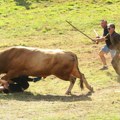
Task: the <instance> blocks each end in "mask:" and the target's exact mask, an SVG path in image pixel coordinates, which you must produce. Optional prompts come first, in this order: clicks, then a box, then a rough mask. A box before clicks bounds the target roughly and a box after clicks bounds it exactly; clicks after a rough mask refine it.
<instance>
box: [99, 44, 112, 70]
mask: <svg viewBox="0 0 120 120" xmlns="http://www.w3.org/2000/svg"><path fill="white" fill-rule="evenodd" d="M109 51H110V50H109V48H108V47H107V45H105V46H104V47H103V48H102V49H101V51H100V52H99V56H100V58H101V61H102V63H103V67H102V68H101V69H100V70H107V69H108V66H107V62H106V58H105V54H107V53H108V52H109Z"/></svg>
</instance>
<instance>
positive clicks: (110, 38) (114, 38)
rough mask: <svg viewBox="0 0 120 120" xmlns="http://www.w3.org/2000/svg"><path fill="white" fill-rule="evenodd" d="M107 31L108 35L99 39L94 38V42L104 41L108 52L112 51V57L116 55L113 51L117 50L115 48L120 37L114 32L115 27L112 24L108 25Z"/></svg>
mask: <svg viewBox="0 0 120 120" xmlns="http://www.w3.org/2000/svg"><path fill="white" fill-rule="evenodd" d="M107 29H108V31H109V33H108V34H107V35H106V36H103V37H101V38H96V39H95V41H96V42H102V41H105V42H106V45H107V46H108V48H109V50H110V51H112V57H114V56H115V54H116V51H115V49H117V48H116V47H117V42H118V41H119V39H120V35H119V34H118V33H116V32H115V25H114V24H113V23H110V24H108V26H107ZM118 48H119V47H118Z"/></svg>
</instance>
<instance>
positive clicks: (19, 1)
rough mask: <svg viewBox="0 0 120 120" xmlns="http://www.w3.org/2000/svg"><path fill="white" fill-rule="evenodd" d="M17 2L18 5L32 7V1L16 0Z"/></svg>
mask: <svg viewBox="0 0 120 120" xmlns="http://www.w3.org/2000/svg"><path fill="white" fill-rule="evenodd" d="M14 1H15V2H16V5H18V6H24V7H25V8H26V9H30V6H31V3H30V2H28V1H27V0H14Z"/></svg>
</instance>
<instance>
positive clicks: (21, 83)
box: [0, 76, 41, 93]
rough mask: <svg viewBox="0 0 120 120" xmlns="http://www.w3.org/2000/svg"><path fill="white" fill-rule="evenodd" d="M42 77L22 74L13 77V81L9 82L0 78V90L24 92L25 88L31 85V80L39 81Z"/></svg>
mask: <svg viewBox="0 0 120 120" xmlns="http://www.w3.org/2000/svg"><path fill="white" fill-rule="evenodd" d="M40 79H41V78H40V77H37V78H29V77H28V76H20V77H18V78H13V79H12V80H11V81H12V82H13V83H8V82H7V81H6V80H2V79H1V80H0V83H1V84H2V85H1V86H0V91H3V92H4V93H9V92H11V93H13V92H23V91H24V90H25V89H27V88H28V87H29V83H28V82H29V81H33V82H37V81H39V80H40Z"/></svg>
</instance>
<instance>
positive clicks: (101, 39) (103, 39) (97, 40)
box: [94, 37, 106, 42]
mask: <svg viewBox="0 0 120 120" xmlns="http://www.w3.org/2000/svg"><path fill="white" fill-rule="evenodd" d="M94 40H95V41H96V42H103V41H105V40H106V38H105V37H100V38H95V39H94Z"/></svg>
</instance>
